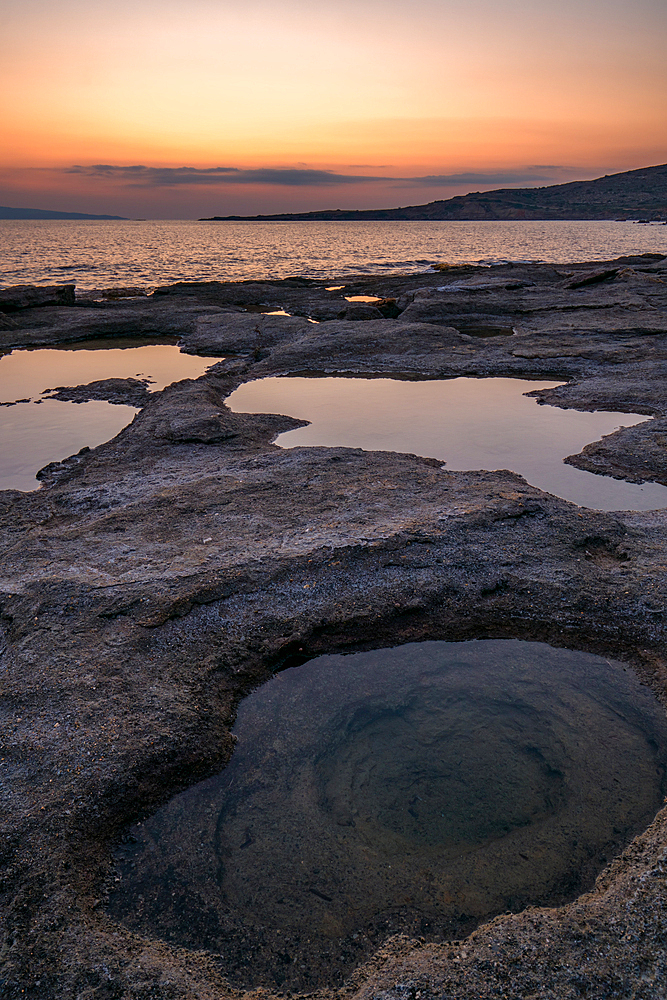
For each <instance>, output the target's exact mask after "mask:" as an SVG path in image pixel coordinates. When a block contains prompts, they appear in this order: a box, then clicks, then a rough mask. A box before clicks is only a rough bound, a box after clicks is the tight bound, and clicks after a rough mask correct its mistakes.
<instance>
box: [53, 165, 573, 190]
mask: <svg viewBox="0 0 667 1000" xmlns="http://www.w3.org/2000/svg"><path fill="white" fill-rule="evenodd" d="M567 171H568V168H567V167H559V166H552V167H525V168H523V169H522V170H500V171H489V172H486V173H483V172H478V173H475V172H470V173H460V174H428V175H426V176H424V177H387V176H384V177H380V176H371V175H369V174H339V173H336V172H335V171H333V170H310V169H308V168H303V167H295V168H284V169H278V168H272V167H261V168H259V169H257V170H243V169H241V168H239V167H147V166H142V165H135V166H115V165H113V164H110V163H95V164H92V165H91V166H73V167H69V168H67V169H66V170H65V173H67V174H81V175H83V176H85V177H92V178H100V179H106V180H113V179H117V180H118V181H121V182H124V183H125V184H126V185H127V186H129V187H175V186H180V185H184V186H185V185H187V186H199V185H206V186H220V185H226V184H268V185H273V186H278V187H337V186H341V185H346V184H368V183H377V182H383V181H384V182H387V183H393V184H398V185H400V186H401V187H455V186H456V185H460V184H480V185H489V184H497V185H506V184H529V185H534V184H540V183H547V184H549V183H551V184H553V183H554V181H556V180H557V179H558V178H559V177H560V176H562V174H563V173H564V172H567Z"/></svg>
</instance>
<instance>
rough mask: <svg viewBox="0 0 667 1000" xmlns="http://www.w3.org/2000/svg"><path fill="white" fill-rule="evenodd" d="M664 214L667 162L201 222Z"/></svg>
mask: <svg viewBox="0 0 667 1000" xmlns="http://www.w3.org/2000/svg"><path fill="white" fill-rule="evenodd" d="M639 218H641V219H646V220H651V221H653V220H660V219H665V220H667V164H662V165H660V166H657V167H644V168H642V169H641V170H628V171H626V172H625V173H621V174H610V175H608V176H606V177H599V178H598V179H597V180H594V181H570V182H569V183H567V184H553V185H550V186H549V187H540V188H499V189H498V190H496V191H484V192H479V191H475V192H473V193H471V194H465V195H459V196H457V197H456V198H449V199H448V200H447V201H431V202H429V204H428V205H412V206H410V207H408V208H384V209H370V210H366V211H345V210H341V209H335V210H333V211H331V210H328V211H322V212H297V213H287V212H285V213H282V214H280V215H227V216H221V215H214V216H213V217H212V218H209V219H200V220H199V221H200V222H232V221H239V222H298V221H301V220H303V221H313V222H327V221H330V220H340V221H341V222H348V221H354V220H356V219H358V220H360V221H364V220H369V221H370V220H374V219H390V220H392V219H393V220H399V221H400V220H405V221H411V220H412V221H416V222H426V221H434V222H435V221H456V220H460V221H462V222H464V221H465V222H473V221H478V220H479V221H483V220H496V219H533V220H536V221H540V220H543V221H547V220H558V219H562V220H572V221H575V220H578V219H581V220H596V219H598V220H604V219H623V220H626V219H639Z"/></svg>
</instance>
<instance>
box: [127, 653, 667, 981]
mask: <svg viewBox="0 0 667 1000" xmlns="http://www.w3.org/2000/svg"><path fill="white" fill-rule="evenodd" d="M234 732H235V734H236V735H237V737H238V742H237V746H236V750H235V752H234V756H233V757H232V761H231V763H230V764H229V766H228V767H227V769H226V770H225V771H223V772H222V773H221V774H220V775H219V776H217V777H215V778H211V779H209V780H207V781H204V782H201V783H200V784H198V785H196V786H194V787H193V788H191V789H189V790H188V791H186V792H184V793H183V794H181V795H178V796H176V797H175V798H174V799H173V800H172V801H171V802H170V803H169V804H168V805H167V806H165V807H164V808H162V809H161V810H159V812H157V813H156V814H155V815H154V816H153V817H152V818H150V819H149V820H147V821H146V822H144V823H141V824H138V825H137V826H135V827H134V828H133V829H132V830H131V831H130V835H129V836H128V837H127V838H126V841H125V843H124V844H123V845H122V846H121V847H120V848H119V849H118V851H117V855H116V860H117V865H118V869H119V874H120V876H121V881H120V883H119V887H118V891H117V892H115V893H114V895H113V896H112V898H111V903H110V912H111V914H112V915H113V916H114V917H115V918H116V919H118V920H120V921H122V922H123V923H124V924H126V925H128V926H129V927H131V928H132V929H134V930H137V931H139V932H140V933H150V934H155V935H157V936H160V937H162V938H165V939H167V940H169V941H171V942H174V943H179V944H184V945H186V946H188V947H191V948H202V947H204V948H208V949H210V950H211V951H213V952H215V953H216V954H218V955H219V956H220V961H221V962H222V965H223V968H224V971H225V975H227V976H229V977H230V979H231V980H232V982H233V983H235V984H237V985H240V986H255V985H258V984H265V985H268V986H272V987H276V986H280V987H283V988H290V989H300V990H301V989H312V988H317V987H318V986H323V985H329V986H331V985H334V984H338V983H340V982H342V981H343V980H344V979H345V977H346V976H347V975H348V974H349V972H350V971H351V969H352V968H354V966H355V965H357V964H359V963H360V962H361V961H363V960H364V958H366V957H367V956H368V955H369V954H371V953H372V952H373V951H374V950H375V949H376V948H377V947H378V946H379V944H380V943H381V942H382V940H383V939H384V938H386V937H387V936H388V935H389V934H392V933H398V932H403V933H407V934H410V935H417V936H419V935H424V936H426V937H427V938H429V939H431V940H441V939H443V938H444V939H447V938H452V937H456V936H459V937H460V936H464V935H466V934H467V933H468V932H469V931H470V930H471V929H472V928H473V927H474V926H476V924H478V923H479V922H480V921H483V920H484V919H486V918H488V917H490V916H492V915H493V914H496V913H499V912H504V911H506V910H508V909H509V910H513V911H519V910H521V909H523V908H524V907H525V906H527V905H531V904H534V905H548V904H556V903H558V902H562V901H564V900H566V899H569V898H573V897H574V896H576V895H578V894H579V893H580V892H582V891H584V890H585V889H587V888H588V887H590V886H591V885H592V884H593V881H594V879H595V877H596V875H597V874H598V873H599V871H600V870H601V869H602V868H603V867H604V866H605V864H606V863H607V862H608V861H610V860H611V859H612V858H613V857H614V856H615V855H616V854H617V853H619V852H620V850H622V848H623V847H624V845H625V844H627V843H628V841H629V840H630V839H631V838H632V837H633V836H635V835H636V834H637V833H639V832H640V831H641V830H642V829H644V828H645V827H646V826H647V825H648V824H649V823H650V822H651V820H652V819H653V817H654V815H655V813H656V812H657V810H658V809H659V808H660V806H661V804H662V800H663V796H664V793H665V767H666V764H667V719H666V718H665V715H664V712H663V710H662V709H661V707H660V706H659V704H658V703H657V701H656V700H655V698H654V697H653V695H652V694H651V693H650V691H648V690H647V689H646V688H644V687H642V686H641V685H640V683H639V682H638V680H637V678H636V677H635V675H634V674H633V673H632V671H631V670H629V668H627V669H626V668H625V667H624V666H623V665H622V664H619V663H615V662H611V661H609V660H606V659H604V658H600V657H596V656H592V655H590V654H586V653H579V652H572V651H569V650H563V649H553V648H551V647H549V646H546V645H544V644H541V643H531V642H520V641H515V640H486V641H476V642H475V641H473V642H458V643H448V642H424V643H413V644H409V645H405V646H401V647H397V648H395V649H383V650H375V651H371V652H365V653H357V654H353V655H348V656H341V655H331V656H321V657H318V658H317V659H315V660H312V661H310V662H309V663H306V664H303V665H302V666H298V667H293V668H290V669H288V670H285V671H284V672H283V673H281V674H278V675H276V676H275V677H274V679H273V680H271V681H269V682H268V683H267V684H265V685H264V686H263V687H261V688H259V689H258V690H257V691H255V692H254V693H253V694H251V695H250V696H249V697H248V698H247V699H246V700H245V701H244V702H242V704H241V706H240V709H239V713H238V719H237V722H236V726H235V729H234Z"/></svg>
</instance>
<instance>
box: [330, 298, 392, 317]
mask: <svg viewBox="0 0 667 1000" xmlns="http://www.w3.org/2000/svg"><path fill="white" fill-rule="evenodd" d="M337 318H338V319H347V320H357V321H362V320H369V319H382V318H383V313H382V312H381V311H380V310H379V309H378V308H377V307H376V306H373V305H371V304H370V303H369V302H350V304H349V305H348V306H346V307H345V309H343V310H341V312H339V313H338V316H337Z"/></svg>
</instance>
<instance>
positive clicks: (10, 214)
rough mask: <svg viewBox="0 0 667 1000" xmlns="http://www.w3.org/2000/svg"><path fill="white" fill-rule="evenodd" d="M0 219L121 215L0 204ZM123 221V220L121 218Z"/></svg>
mask: <svg viewBox="0 0 667 1000" xmlns="http://www.w3.org/2000/svg"><path fill="white" fill-rule="evenodd" d="M0 219H119V220H123V216H122V215H86V214H85V212H47V211H46V209H44V208H7V206H6V205H0ZM123 221H124V220H123Z"/></svg>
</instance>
